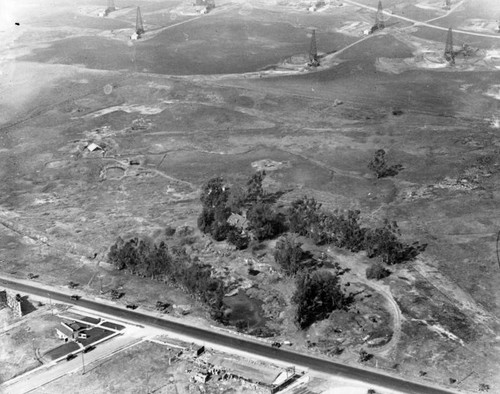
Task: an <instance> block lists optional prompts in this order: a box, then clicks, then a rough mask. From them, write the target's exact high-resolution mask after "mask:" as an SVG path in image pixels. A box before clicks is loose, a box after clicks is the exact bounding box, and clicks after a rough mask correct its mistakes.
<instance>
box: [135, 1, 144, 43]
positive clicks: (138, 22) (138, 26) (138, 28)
mask: <svg viewBox="0 0 500 394" xmlns="http://www.w3.org/2000/svg"><path fill="white" fill-rule="evenodd" d="M135 32H136V33H137V36H138V37H140V36H141V34H144V33H145V30H144V24H143V23H142V15H141V8H140V7H137V16H136V18H135Z"/></svg>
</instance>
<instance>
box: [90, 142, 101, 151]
mask: <svg viewBox="0 0 500 394" xmlns="http://www.w3.org/2000/svg"><path fill="white" fill-rule="evenodd" d="M87 149H88V150H89V151H91V152H93V151H95V150H98V149H100V150H102V148H101V147H100V146H99V145H97V144H94V143H93V142H91V143H90V144H88V145H87Z"/></svg>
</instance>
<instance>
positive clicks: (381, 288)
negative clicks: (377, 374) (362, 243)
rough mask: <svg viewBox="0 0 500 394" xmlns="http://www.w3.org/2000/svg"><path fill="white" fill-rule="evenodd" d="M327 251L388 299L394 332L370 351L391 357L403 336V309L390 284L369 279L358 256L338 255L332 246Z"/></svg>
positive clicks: (360, 280) (350, 273) (354, 275)
mask: <svg viewBox="0 0 500 394" xmlns="http://www.w3.org/2000/svg"><path fill="white" fill-rule="evenodd" d="M326 253H327V254H328V255H329V256H330V257H332V258H335V260H336V261H338V262H339V263H340V264H341V265H342V266H344V267H347V268H350V269H351V271H350V272H348V273H347V274H346V275H350V276H351V277H353V279H355V280H357V281H359V282H361V283H363V284H365V285H366V286H368V287H370V288H371V289H373V290H374V291H376V292H377V293H379V294H380V295H382V296H383V297H384V299H385V300H386V303H387V305H388V307H389V313H390V314H391V316H392V329H393V334H392V337H391V339H390V341H389V342H387V343H386V344H385V345H383V346H379V347H373V348H370V353H373V354H377V355H379V356H383V357H390V356H391V355H392V353H393V351H394V350H395V348H396V346H397V344H398V343H399V340H400V338H401V321H402V315H401V309H400V308H399V305H398V304H397V302H396V300H395V299H394V297H393V296H392V294H391V291H390V289H389V286H387V285H383V284H381V283H379V282H376V281H372V280H369V279H367V278H366V274H365V271H364V268H365V266H364V265H363V264H360V261H359V259H358V258H357V257H355V256H343V255H338V254H336V253H334V252H333V251H332V250H331V249H330V248H327V250H326Z"/></svg>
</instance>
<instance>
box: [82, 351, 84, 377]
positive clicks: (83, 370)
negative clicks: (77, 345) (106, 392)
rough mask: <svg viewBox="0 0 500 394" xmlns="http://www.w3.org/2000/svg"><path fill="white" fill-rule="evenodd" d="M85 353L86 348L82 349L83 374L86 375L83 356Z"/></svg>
mask: <svg viewBox="0 0 500 394" xmlns="http://www.w3.org/2000/svg"><path fill="white" fill-rule="evenodd" d="M83 353H85V349H83V350H82V370H83V371H82V375H85V359H84V358H83Z"/></svg>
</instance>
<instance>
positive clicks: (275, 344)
mask: <svg viewBox="0 0 500 394" xmlns="http://www.w3.org/2000/svg"><path fill="white" fill-rule="evenodd" d="M271 346H272V347H275V348H280V347H281V343H279V342H273V343H271Z"/></svg>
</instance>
